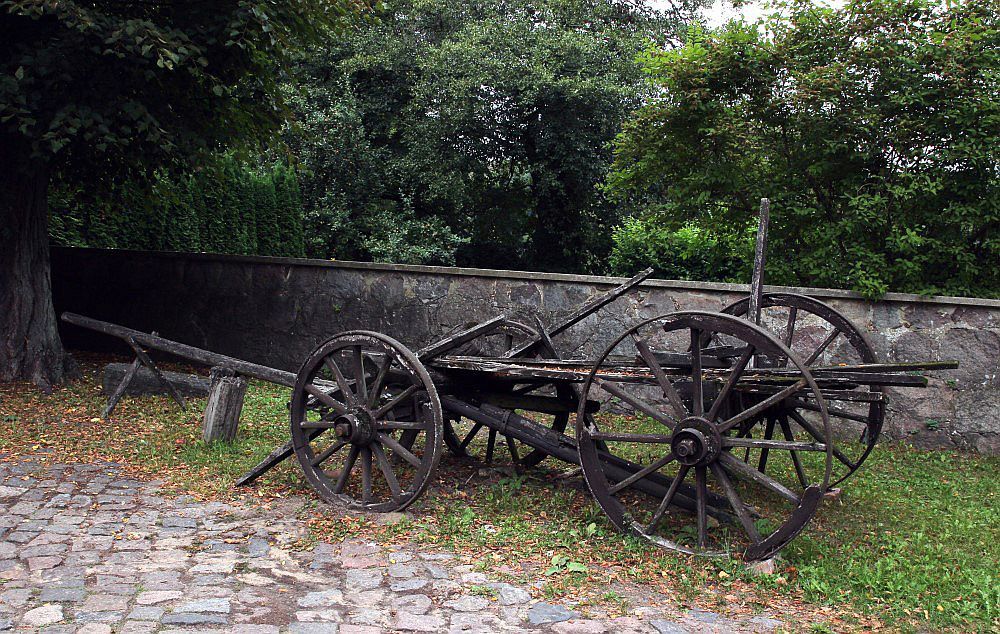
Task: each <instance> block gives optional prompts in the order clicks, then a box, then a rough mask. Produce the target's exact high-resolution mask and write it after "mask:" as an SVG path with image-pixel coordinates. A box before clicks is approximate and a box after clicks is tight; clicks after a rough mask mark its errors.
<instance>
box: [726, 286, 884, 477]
mask: <svg viewBox="0 0 1000 634" xmlns="http://www.w3.org/2000/svg"><path fill="white" fill-rule="evenodd" d="M749 305H750V299H749V298H744V299H742V300H740V301H738V302H734V303H733V304H730V305H729V306H727V307H726V308H724V309H723V312H724V313H728V314H730V315H736V316H737V317H745V316H746V314H747V311H748V309H749ZM760 323H761V326H763V327H764V328H766V329H767V330H769V331H770V332H772V333H773V334H774V335H775V336H777V337H778V338H779V339H781V340H782V342H784V344H785V345H786V346H788V348H789V349H791V350H792V352H795V353H796V354H797V355H799V358H801V359H804V360H805V364H806V365H807V366H809V367H810V368H816V367H823V366H826V367H829V366H835V365H840V364H847V365H854V364H860V363H878V362H879V358H878V354H877V353H876V352H875V346H874V345H872V342H871V340H870V339H869V338H868V335H867V334H866V333H865V332H864V331H862V330H860V329H859V328H858V327H857V326H855V325H854V324H853V323H852V322H851V320H849V319H847V317H845V316H844V315H842V314H841V313H840V312H838V311H837V310H836V309H835V308H833V307H832V306H830V305H829V304H825V303H823V302H821V301H819V300H817V299H813V298H812V297H808V296H806V295H799V294H797V293H766V294H764V295H763V297H762V298H761V321H760ZM769 362H770V363H771V364H772V365H776V366H779V367H784V366H785V365H787V363H788V360H787V359H786V358H777V359H771V360H769ZM847 392H848V393H844V394H840V395H839V396H840V398H842V399H843V400H841V401H837V400H836V396H837V395H831V394H830V393H829V392H828V393H827V401H828V407H827V412H828V413H829V415H830V425H831V431H832V433H833V442H834V449H833V455H834V463H833V474H832V476H831V480H832V481H831V483H830V486H831V487H833V486H837V485H838V484H840V483H841V482H843V481H844V480H846V479H847V478H848V477H850V476H851V474H853V473H854V472H855V471H857V470H858V468H859V467H860V466H861V463H863V462H864V461H865V459H866V458H867V457H868V454H870V453H871V451H872V449H873V448H874V447H875V443H876V442H877V441H878V437H879V434H881V432H882V423H883V421H884V420H885V404H884V403H883V402H882V401H881V400H878V399H879V396H880V395H881V392H882V388H881V387H880V386H877V385H858V386H855V387H853V388H852V389H850V390H848V391H847ZM865 398H868V399H869V400H867V401H866V400H854V399H865ZM798 405H800V406H802V407H801V409H804V410H806V411H809V407H808V403H798ZM800 414H801V412H793V411H788V412H786V414H785V415H786V416H788V417H792V418H794V417H795V416H797V415H800ZM774 431H775V429H774V427H772V428H771V433H772V434H773V433H774ZM779 431H780V430H779ZM767 437H768V436H767V430H766V429H765V438H767ZM747 453H748V455H747V457H748V460H750V461H756V462H757V463H758V464H759V463H760V452H757V451H754V452H747ZM764 460H765V462H766V457H765V458H764Z"/></svg>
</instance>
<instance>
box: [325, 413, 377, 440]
mask: <svg viewBox="0 0 1000 634" xmlns="http://www.w3.org/2000/svg"><path fill="white" fill-rule="evenodd" d="M333 422H334V423H335V426H334V431H335V432H336V434H337V436H338V437H339V438H341V439H342V440H346V441H348V442H350V443H352V444H355V445H369V444H371V443H372V442H373V441H374V440H375V439H376V438H377V437H378V430H377V429H376V427H375V419H374V418H372V415H371V412H369V411H368V410H366V409H363V408H358V409H356V410H354V411H352V412H348V413H347V414H342V415H340V416H338V417H337V418H335V419H333Z"/></svg>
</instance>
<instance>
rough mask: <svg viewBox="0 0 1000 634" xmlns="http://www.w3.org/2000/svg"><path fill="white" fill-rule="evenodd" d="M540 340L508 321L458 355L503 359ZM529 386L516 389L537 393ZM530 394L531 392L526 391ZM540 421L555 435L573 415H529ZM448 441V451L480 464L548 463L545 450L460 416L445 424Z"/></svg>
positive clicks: (568, 394)
mask: <svg viewBox="0 0 1000 634" xmlns="http://www.w3.org/2000/svg"><path fill="white" fill-rule="evenodd" d="M537 336H538V331H537V330H535V329H534V328H531V327H530V326H526V325H525V324H522V323H520V322H517V321H513V320H510V319H508V320H505V321H504V322H502V323H501V324H499V325H498V326H497V328H496V329H495V330H493V331H491V332H489V333H487V334H485V335H483V336H481V337H478V338H477V339H474V340H472V341H471V342H469V343H468V344H466V345H465V346H463V347H462V348H460V349H458V350H456V351H454V353H453V354H455V355H462V356H480V357H491V358H496V357H503V356H505V355H506V353H507V352H509V351H510V350H513V349H514V348H516V347H517V346H520V345H521V344H522V343H524V342H526V341H528V340H530V339H533V338H535V337H537ZM529 388H531V386H530V385H527V386H512V389H514V390H518V391H520V392H523V393H529V392H532V391H534V390H532V389H529ZM525 390H527V391H525ZM556 392H557V395H558V396H559V397H560V398H562V399H564V400H567V399H570V400H571V399H573V393H572V390H570V388H568V387H567V386H557V388H556ZM528 415H530V416H532V417H533V418H536V419H538V420H537V421H536V422H539V423H542V424H544V425H547V426H548V427H550V428H551V429H552V430H553V431H557V432H559V433H562V432H564V431H565V430H566V425H567V424H568V423H569V416H570V414H569V412H565V413H561V414H551V415H545V414H534V413H532V414H528ZM444 441H445V444H446V445H447V446H448V450H449V451H451V453H453V454H454V455H456V456H461V457H464V458H472V459H474V460H476V461H479V462H485V463H492V462H494V461H495V460H496V459H497V458H498V454H499V455H500V456H506V457H507V458H508V459H509V460H510V462H511V463H513V464H515V465H518V466H523V467H533V466H535V465H537V464H538V463H540V462H541V461H543V460H545V459H546V458H547V457H548V455H549V454H547V453H545V452H544V451H542V450H541V449H535V448H533V447H530V446H528V445H525V444H524V443H522V442H521V441H519V440H515V439H514V438H512V437H511V436H507V435H504V434H501V433H499V432H497V431H496V430H495V429H490V428H489V427H486V426H485V425H482V424H479V423H476V422H475V421H468V420H464V419H461V418H459V417H457V416H449V417H447V418H446V419H445V421H444Z"/></svg>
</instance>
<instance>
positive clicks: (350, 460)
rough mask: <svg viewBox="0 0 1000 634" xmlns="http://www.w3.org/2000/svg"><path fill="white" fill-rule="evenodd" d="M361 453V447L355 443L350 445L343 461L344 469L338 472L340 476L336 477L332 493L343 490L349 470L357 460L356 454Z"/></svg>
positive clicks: (349, 473)
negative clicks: (349, 449)
mask: <svg viewBox="0 0 1000 634" xmlns="http://www.w3.org/2000/svg"><path fill="white" fill-rule="evenodd" d="M360 453H361V449H360V448H359V447H358V446H357V445H351V452H350V453H348V454H347V460H346V461H345V462H344V469H343V471H341V472H340V477H339V478H337V483H336V484H335V485H334V487H333V492H334V493H340V492H342V491H343V490H344V486H345V485H346V484H347V479H348V478H349V477H350V475H351V470H352V469H354V463H355V462H357V460H358V455H359V454H360Z"/></svg>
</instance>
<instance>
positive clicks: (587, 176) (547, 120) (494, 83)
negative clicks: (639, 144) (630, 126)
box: [289, 0, 698, 271]
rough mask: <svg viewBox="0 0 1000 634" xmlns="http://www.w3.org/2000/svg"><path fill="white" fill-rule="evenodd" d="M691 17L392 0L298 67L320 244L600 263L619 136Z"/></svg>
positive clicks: (623, 9) (329, 249)
mask: <svg viewBox="0 0 1000 634" xmlns="http://www.w3.org/2000/svg"><path fill="white" fill-rule="evenodd" d="M697 4H698V3H697V2H689V3H687V4H681V5H678V7H679V8H678V10H679V11H681V12H682V13H683V12H685V11H686V12H687V13H686V14H685V15H690V11H691V10H692V9H693V8H694V7H696V6H697ZM680 30H681V22H680V21H679V19H678V18H677V17H676V16H671V17H668V16H666V15H664V14H661V13H656V12H654V11H652V10H650V9H649V8H647V7H646V6H645V4H644V3H642V2H638V1H628V0H507V1H505V2H493V1H488V0H393V1H391V2H389V3H388V5H387V8H386V11H385V12H384V14H383V15H382V16H381V19H380V20H379V22H378V23H376V24H370V25H364V26H363V27H359V28H357V29H355V30H353V31H352V32H351V33H350V34H349V36H348V37H346V38H345V39H344V41H343V42H342V43H341V44H340V45H332V46H328V47H325V48H324V49H323V50H321V51H316V52H312V53H310V54H309V55H308V56H307V57H306V58H304V59H303V60H302V62H301V64H300V66H299V71H298V72H297V73H296V75H295V77H294V85H293V86H292V89H293V91H294V95H295V96H294V97H292V101H293V103H294V104H295V110H296V115H297V116H296V127H294V128H293V131H292V134H291V135H289V145H290V146H291V148H292V153H293V154H294V155H296V156H297V157H298V158H299V160H300V161H301V162H302V165H303V167H304V168H305V170H306V172H307V175H306V178H305V179H304V181H303V193H304V198H305V201H306V205H307V210H306V214H307V225H308V227H307V238H310V239H311V240H312V241H311V243H310V244H309V248H310V250H311V252H312V253H313V254H315V255H319V256H323V257H330V256H332V257H338V258H352V259H371V258H376V259H379V258H381V257H387V258H390V259H393V258H394V259H395V260H396V261H422V262H429V263H445V264H448V263H459V264H463V265H478V266H492V267H499V268H534V269H541V270H564V271H565V270H576V271H582V270H589V271H600V270H602V268H603V264H602V263H601V260H602V258H603V256H604V255H606V253H607V251H608V249H609V247H610V239H609V237H610V226H611V225H612V224H614V223H615V222H617V221H618V220H619V214H618V212H617V210H616V208H615V207H613V206H612V205H610V204H609V203H608V201H607V200H606V199H605V198H604V197H603V195H601V194H600V193H599V192H597V191H596V189H595V185H596V184H597V183H598V182H599V181H600V180H601V179H602V178H603V176H604V174H605V172H606V169H607V166H608V164H609V161H610V150H609V148H608V145H607V144H608V142H609V141H610V140H611V139H612V138H613V137H614V135H615V134H616V133H617V132H618V130H619V129H620V126H621V124H622V122H623V121H624V120H625V118H626V117H627V115H628V114H629V113H630V112H631V111H633V110H634V109H635V108H636V107H638V106H639V105H640V104H641V102H642V100H643V99H644V98H645V97H648V96H649V87H648V85H647V83H646V81H645V79H644V78H643V77H642V74H641V70H640V67H639V65H638V64H637V63H636V61H635V58H636V55H637V54H638V53H639V52H641V51H642V50H644V49H645V48H646V47H648V46H650V45H652V44H660V45H663V44H664V43H665V42H666V41H667V40H668V39H670V38H671V37H673V36H675V35H676V34H677V33H678V32H680ZM389 229H395V233H393V232H391V231H389ZM400 235H405V236H407V237H406V239H405V240H400V239H398V238H399V236H400ZM394 236H395V237H394ZM403 243H406V246H404V245H403Z"/></svg>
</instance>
